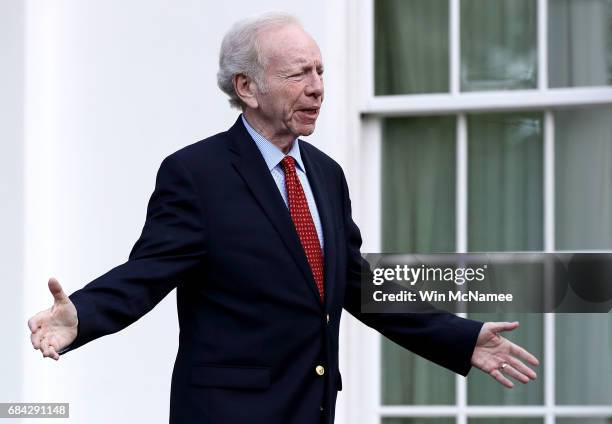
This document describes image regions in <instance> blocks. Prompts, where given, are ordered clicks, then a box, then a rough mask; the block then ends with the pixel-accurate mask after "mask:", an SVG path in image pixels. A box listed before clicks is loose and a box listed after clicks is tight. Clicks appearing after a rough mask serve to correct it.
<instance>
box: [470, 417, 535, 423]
mask: <svg viewBox="0 0 612 424" xmlns="http://www.w3.org/2000/svg"><path fill="white" fill-rule="evenodd" d="M468 424H544V419H542V418H515V417H505V418H494V417H482V418H480V417H478V418H470V419H469V420H468Z"/></svg>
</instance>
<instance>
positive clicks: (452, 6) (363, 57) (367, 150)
mask: <svg viewBox="0 0 612 424" xmlns="http://www.w3.org/2000/svg"><path fill="white" fill-rule="evenodd" d="M375 1H376V0H361V1H359V2H354V3H353V2H350V1H349V0H344V3H343V4H344V5H345V12H346V16H348V24H347V28H346V30H347V32H348V43H347V44H346V45H347V47H348V54H347V58H346V65H345V66H347V68H348V69H349V70H352V71H355V70H358V72H353V75H349V77H348V81H347V83H348V84H349V86H351V87H359V88H360V89H359V90H358V93H357V95H355V96H353V97H354V98H353V99H352V101H349V108H348V116H349V117H347V118H346V119H347V127H348V128H349V130H348V134H356V135H357V136H358V137H357V138H358V140H359V142H358V147H359V148H358V149H354V150H352V151H351V153H350V154H349V155H347V157H346V160H347V164H348V165H349V166H348V169H349V170H350V171H349V172H350V174H351V178H350V180H349V181H351V186H352V187H353V190H351V193H352V196H353V200H352V201H353V215H354V218H355V220H356V222H358V223H359V225H360V228H361V231H362V235H363V239H364V245H363V247H362V251H363V252H379V251H380V250H381V234H380V233H381V231H380V222H381V189H380V187H381V168H380V167H381V160H380V159H381V120H382V118H385V117H390V116H419V115H441V114H443V115H455V116H456V119H457V125H456V157H457V159H456V160H457V170H456V193H457V194H456V196H457V197H456V251H457V252H466V251H467V207H468V204H467V195H468V193H467V189H468V185H467V182H468V180H467V172H468V171H467V170H468V166H467V160H468V155H467V139H468V135H467V124H466V114H467V113H471V112H482V111H504V112H509V111H533V110H538V111H541V112H542V113H543V116H544V134H543V137H544V140H543V141H544V143H543V149H544V164H543V165H544V178H543V186H544V187H543V188H544V212H543V215H544V216H543V219H544V226H543V227H544V228H543V232H544V234H543V237H544V251H545V252H553V251H555V231H554V230H555V225H554V216H555V199H554V189H555V170H554V155H555V151H554V127H555V123H554V114H553V109H557V108H564V107H577V106H597V105H612V87H609V86H607V87H585V88H563V89H556V88H554V89H550V88H549V87H548V1H547V0H534V1H537V14H538V19H537V22H538V31H537V44H538V75H537V89H534V90H512V91H502V90H500V91H494V92H490V91H488V92H469V93H466V92H464V93H461V92H460V76H459V71H460V56H461V54H460V21H459V20H460V0H448V1H449V29H450V31H449V50H450V64H449V68H450V69H449V83H450V84H449V86H450V92H449V93H445V94H419V95H394V96H375V95H374V2H375ZM351 112H355V113H354V114H353V115H352V116H351ZM460 315H461V314H460ZM343 325H344V330H343V332H344V336H345V339H346V342H347V344H348V346H347V347H346V349H347V352H345V353H343V355H342V356H343V358H344V359H345V364H348V366H347V368H345V369H344V370H343V372H344V374H345V381H346V382H349V384H347V386H348V387H351V391H349V392H348V393H346V392H345V394H344V395H343V396H344V399H343V401H342V402H343V403H344V404H345V407H344V408H343V409H342V413H341V414H342V418H343V419H344V420H346V422H350V423H379V422H380V421H381V419H382V418H384V417H402V416H410V417H445V416H446V417H455V418H456V423H457V424H467V422H468V418H469V417H483V416H495V417H540V418H543V420H544V424H554V423H555V417H571V416H580V417H586V416H589V417H608V416H612V406H609V407H608V406H559V405H555V362H554V361H555V355H554V349H555V316H554V314H545V316H544V320H543V327H544V328H543V330H544V358H543V361H542V367H543V372H544V404H543V405H541V406H471V405H468V404H467V380H466V378H464V377H461V376H456V404H455V405H427V406H411V405H407V406H383V405H381V395H380V393H381V387H380V380H381V375H380V368H381V367H380V359H381V355H380V345H381V343H380V342H381V340H380V337H381V336H380V335H379V333H377V332H375V331H373V330H371V329H369V328H367V327H366V326H364V325H363V324H361V323H359V322H358V321H356V320H354V319H352V318H348V319H345V320H344V324H343ZM475 372H477V371H475ZM491 384H497V383H495V382H493V381H492V382H491Z"/></svg>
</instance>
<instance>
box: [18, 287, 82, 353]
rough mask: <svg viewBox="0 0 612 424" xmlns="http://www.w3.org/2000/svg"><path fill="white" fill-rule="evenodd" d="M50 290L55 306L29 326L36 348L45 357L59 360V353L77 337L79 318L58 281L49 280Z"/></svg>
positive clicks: (32, 320)
mask: <svg viewBox="0 0 612 424" xmlns="http://www.w3.org/2000/svg"><path fill="white" fill-rule="evenodd" d="M49 290H50V291H51V294H52V295H53V298H54V303H53V306H52V307H51V308H49V309H46V310H44V311H41V312H39V313H37V314H36V315H34V316H33V317H32V318H30V320H29V321H28V326H29V327H30V330H31V331H32V335H31V339H32V345H33V346H34V348H35V349H40V350H41V352H42V354H43V357H50V358H53V359H55V360H57V359H59V354H58V353H57V351H59V350H61V349H63V348H65V347H66V346H69V345H70V343H72V342H73V341H74V339H75V338H76V336H77V328H78V316H77V310H76V307H75V306H74V304H73V303H72V302H71V301H70V299H69V298H68V296H66V294H65V293H64V292H63V290H62V287H61V286H60V284H59V282H57V280H55V279H51V280H49Z"/></svg>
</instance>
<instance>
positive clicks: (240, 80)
mask: <svg viewBox="0 0 612 424" xmlns="http://www.w3.org/2000/svg"><path fill="white" fill-rule="evenodd" d="M232 81H233V83H234V91H235V92H236V95H237V96H238V97H239V98H240V100H242V102H243V103H244V104H246V105H247V106H248V107H250V108H251V109H256V108H257V106H259V102H258V101H257V97H255V90H257V85H256V84H255V82H254V81H253V80H252V79H251V78H250V77H248V76H246V75H244V74H236V75H234V78H233V80H232Z"/></svg>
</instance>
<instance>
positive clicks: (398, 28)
mask: <svg viewBox="0 0 612 424" xmlns="http://www.w3.org/2000/svg"><path fill="white" fill-rule="evenodd" d="M374 14H375V18H374V19H375V21H374V43H375V54H374V55H375V72H374V73H375V93H376V94H377V95H385V94H414V93H438V92H448V80H449V76H448V68H449V65H448V56H449V55H448V19H449V18H448V0H427V1H423V0H376V3H375V11H374Z"/></svg>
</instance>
